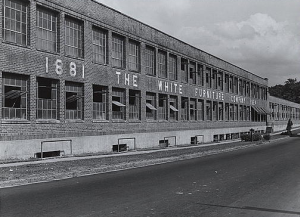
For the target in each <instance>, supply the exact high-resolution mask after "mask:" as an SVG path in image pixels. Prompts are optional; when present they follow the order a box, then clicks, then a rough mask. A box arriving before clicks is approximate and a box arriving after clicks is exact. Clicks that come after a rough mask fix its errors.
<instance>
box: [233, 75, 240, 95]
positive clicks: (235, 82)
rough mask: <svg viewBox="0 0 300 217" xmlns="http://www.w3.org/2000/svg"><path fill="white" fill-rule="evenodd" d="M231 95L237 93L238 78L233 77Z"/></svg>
mask: <svg viewBox="0 0 300 217" xmlns="http://www.w3.org/2000/svg"><path fill="white" fill-rule="evenodd" d="M233 93H235V94H238V93H239V86H238V78H236V77H234V80H233Z"/></svg>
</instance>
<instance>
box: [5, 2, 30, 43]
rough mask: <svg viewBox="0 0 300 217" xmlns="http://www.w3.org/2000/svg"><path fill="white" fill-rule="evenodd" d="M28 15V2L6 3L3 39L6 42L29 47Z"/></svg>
mask: <svg viewBox="0 0 300 217" xmlns="http://www.w3.org/2000/svg"><path fill="white" fill-rule="evenodd" d="M28 13H29V12H28V2H27V1H19V0H5V1H4V10H3V37H4V40H5V41H7V42H12V43H16V44H20V45H27V41H28V40H27V37H28V31H27V30H28Z"/></svg>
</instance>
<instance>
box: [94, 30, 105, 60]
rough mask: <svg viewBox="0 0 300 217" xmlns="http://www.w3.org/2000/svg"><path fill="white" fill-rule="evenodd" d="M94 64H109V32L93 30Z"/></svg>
mask: <svg viewBox="0 0 300 217" xmlns="http://www.w3.org/2000/svg"><path fill="white" fill-rule="evenodd" d="M93 62H94V63H101V64H106V62H107V31H105V30H102V29H98V28H93Z"/></svg>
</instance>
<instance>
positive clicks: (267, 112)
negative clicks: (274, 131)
mask: <svg viewBox="0 0 300 217" xmlns="http://www.w3.org/2000/svg"><path fill="white" fill-rule="evenodd" d="M261 109H262V110H264V112H265V113H266V114H267V115H270V114H271V112H270V110H269V109H267V108H261Z"/></svg>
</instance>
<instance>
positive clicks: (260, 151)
mask: <svg viewBox="0 0 300 217" xmlns="http://www.w3.org/2000/svg"><path fill="white" fill-rule="evenodd" d="M0 216H1V217H46V216H47V217H48V216H49V217H50V216H51V217H54V216H55V217H60V216H62V217H69V216H70V217H79V216H81V217H99V216H100V217H101V216H103V217H109V216H121V217H135V216H136V217H144V216H145V217H147V216H164V217H169V216H170V217H175V216H178V217H179V216H180V217H183V216H189V217H192V216H203V217H212V216H216V217H227V216H235V217H250V216H254V217H293V216H300V137H292V138H287V139H283V140H280V141H277V142H271V143H269V144H264V145H262V146H257V147H253V148H248V149H245V150H238V151H233V152H229V153H222V154H218V155H214V156H208V157H202V158H197V159H192V160H185V161H179V162H174V163H167V164H162V165H156V166H149V167H145V168H138V169H130V170H126V171H119V172H112V173H106V174H99V175H92V176H87V177H80V178H73V179H68V180H62V181H54V182H50V183H41V184H34V185H28V186H20V187H14V188H7V189H0Z"/></svg>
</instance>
